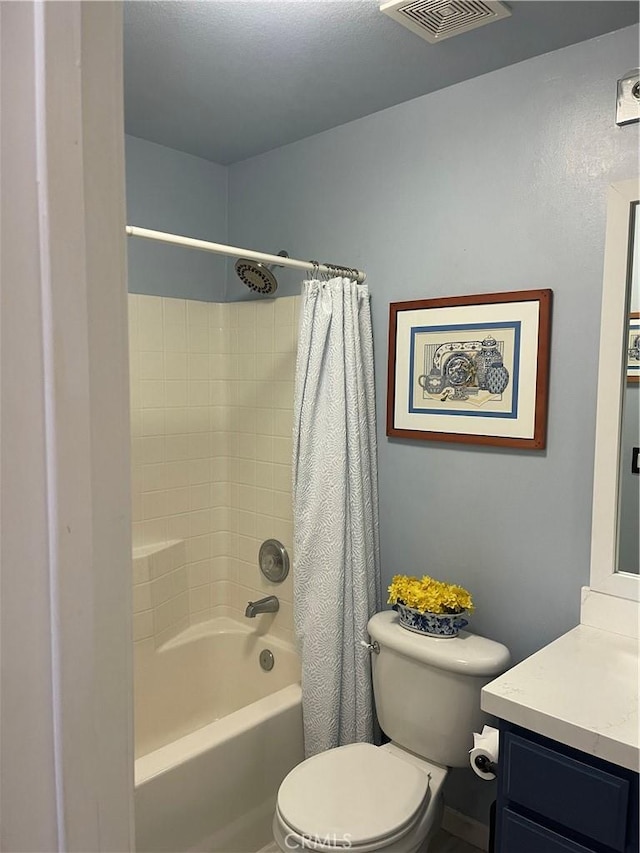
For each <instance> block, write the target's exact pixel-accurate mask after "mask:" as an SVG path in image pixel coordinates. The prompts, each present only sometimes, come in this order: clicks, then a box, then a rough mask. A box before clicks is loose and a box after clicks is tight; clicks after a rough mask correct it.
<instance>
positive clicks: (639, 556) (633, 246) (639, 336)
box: [617, 202, 640, 574]
mask: <svg viewBox="0 0 640 853" xmlns="http://www.w3.org/2000/svg"><path fill="white" fill-rule="evenodd" d="M632 216H633V218H632V223H633V227H632V229H631V233H630V240H629V253H630V255H629V281H630V295H629V300H628V304H629V318H630V319H629V327H630V328H629V343H628V352H627V364H626V365H625V371H626V373H627V378H626V382H624V385H623V398H622V426H621V436H620V468H619V494H618V560H617V569H618V571H619V572H631V573H634V574H638V573H640V565H639V563H640V533H639V530H640V475H639V474H638V473H637V472H638V453H639V451H638V449H637V448H638V447H639V446H640V384H639V383H638V380H639V379H640V369H639V368H640V359H639V358H638V355H639V352H638V351H639V350H640V314H639V313H638V312H640V285H639V279H640V257H639V256H640V212H639V209H638V203H637V202H636V203H635V204H634V205H633V214H632ZM623 381H624V380H623Z"/></svg>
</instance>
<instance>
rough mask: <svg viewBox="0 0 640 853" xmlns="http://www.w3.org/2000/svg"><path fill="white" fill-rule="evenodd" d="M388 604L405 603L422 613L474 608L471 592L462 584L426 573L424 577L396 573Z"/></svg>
mask: <svg viewBox="0 0 640 853" xmlns="http://www.w3.org/2000/svg"><path fill="white" fill-rule="evenodd" d="M388 592H389V600H388V602H387V603H388V604H397V603H398V602H399V603H400V604H404V605H406V606H407V607H412V608H413V609H414V610H419V611H420V612H421V613H427V612H428V613H462V612H463V611H465V610H466V611H468V612H469V613H471V611H472V610H473V601H472V599H471V594H470V593H469V592H468V591H467V590H466V589H464V588H463V587H461V586H457V584H453V583H444V581H438V580H435V579H434V578H430V577H429V576H428V575H425V576H424V577H423V578H421V579H420V578H415V577H410V576H409V575H394V577H393V578H392V580H391V586H390V587H389V590H388Z"/></svg>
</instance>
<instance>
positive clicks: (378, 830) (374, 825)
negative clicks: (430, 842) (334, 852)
mask: <svg viewBox="0 0 640 853" xmlns="http://www.w3.org/2000/svg"><path fill="white" fill-rule="evenodd" d="M428 790H429V777H428V775H427V773H426V772H425V771H424V770H421V769H420V768H419V767H416V766H415V765H413V764H410V763H409V762H407V761H403V760H402V759H401V758H398V757H396V756H395V755H392V754H391V753H390V752H387V750H385V749H381V748H379V747H375V746H372V745H371V744H368V743H353V744H349V745H348V746H341V747H338V748H337V749H330V750H328V751H327V752H322V753H320V754H319V755H314V756H313V757H312V758H308V759H307V760H306V761H303V762H302V764H299V765H298V766H297V767H295V768H294V769H293V770H292V771H291V773H289V775H288V776H287V778H286V779H285V780H284V782H283V783H282V785H281V786H280V790H279V792H278V811H279V812H280V815H281V817H282V818H283V819H284V821H285V822H286V823H287V824H288V825H289V826H290V827H291V829H293V830H294V831H295V832H297V833H299V834H301V835H304V836H306V837H310V838H312V839H314V840H318V841H321V842H323V843H325V844H329V845H331V846H333V847H354V846H357V845H360V844H367V843H369V842H372V841H376V840H378V839H382V838H386V837H388V836H390V835H397V834H398V833H399V832H400V831H401V830H402V829H404V828H406V831H407V832H408V831H409V829H410V828H411V826H412V825H413V823H414V820H415V818H416V817H417V816H418V815H419V814H420V813H421V806H422V805H423V803H424V802H425V799H426V797H427V794H428Z"/></svg>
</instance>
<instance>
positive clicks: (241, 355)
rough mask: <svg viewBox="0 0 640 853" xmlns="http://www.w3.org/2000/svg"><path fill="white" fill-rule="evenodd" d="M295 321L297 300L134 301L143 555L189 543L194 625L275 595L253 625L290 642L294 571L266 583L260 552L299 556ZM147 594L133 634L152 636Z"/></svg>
mask: <svg viewBox="0 0 640 853" xmlns="http://www.w3.org/2000/svg"><path fill="white" fill-rule="evenodd" d="M297 314H298V297H284V298H280V299H268V300H267V299H263V300H260V301H251V302H241V303H224V304H216V303H208V302H198V301H193V300H182V299H173V298H165V297H155V296H141V295H134V294H130V296H129V321H130V363H131V427H132V466H133V470H132V483H133V519H134V523H133V545H134V554H135V553H136V549H141V548H144V549H145V553H146V552H147V551H148V547H149V546H162V544H163V543H167V542H175V541H184V543H185V549H186V564H185V565H186V572H185V574H186V585H187V591H186V592H187V597H188V618H189V622H191V623H194V622H199V621H203V620H205V619H209V618H211V617H212V616H217V615H227V616H239V617H240V618H243V619H244V609H245V607H246V604H247V601H249V600H250V599H256V598H259V597H262V596H263V595H268V594H272V593H273V594H275V595H277V596H278V598H279V599H280V611H279V613H278V614H277V615H276V616H275V618H274V617H273V616H261V617H257V620H256V624H257V625H260V623H262V627H265V628H267V627H268V629H269V630H271V631H273V632H274V633H276V634H278V635H279V636H282V637H284V638H287V639H290V638H291V635H292V625H293V609H292V600H293V598H292V582H291V576H289V578H288V579H287V580H286V581H285V582H284V583H283V584H278V585H274V584H271V583H269V582H268V581H266V580H265V579H264V578H263V577H262V575H261V574H260V571H259V569H258V564H257V557H258V549H259V547H260V543H261V542H262V541H263V540H264V539H269V538H276V539H280V540H281V541H282V542H283V543H284V545H285V546H286V547H287V549H288V550H289V553H290V555H291V550H292V544H293V524H292V517H291V419H292V408H293V376H294V368H295V352H296V346H297V340H296V335H297ZM159 550H162V549H161V548H159ZM137 553H141V552H140V551H137ZM291 556H292V555H291ZM138 581H139V584H140V585H142V586H144V584H145V583H147V581H146V580H145V579H144V578H142V579H140V578H138ZM148 592H149V590H146V589H144V588H138V589H136V593H137V594H136V596H135V601H138V602H148V603H149V607H148V608H147V609H144V610H139V612H137V613H136V614H135V616H134V628H135V636H136V639H144V638H146V637H148V636H151V633H150V632H151V631H152V630H153V628H152V623H153V618H154V613H153V610H152V608H153V598H152V596H151V595H148V594H147V593H148ZM177 600H180V601H181V602H182V601H184V598H183V597H180V596H178V597H177ZM141 606H143V605H141ZM165 609H166V608H165ZM173 616H174V619H173V621H174V624H176V625H177V624H179V620H178V614H177V613H176V614H174V615H173ZM165 618H166V614H165ZM267 622H268V624H267ZM155 633H156V635H157V631H156V632H155Z"/></svg>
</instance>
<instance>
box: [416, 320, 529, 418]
mask: <svg viewBox="0 0 640 853" xmlns="http://www.w3.org/2000/svg"><path fill="white" fill-rule="evenodd" d="M521 325H522V321H521V320H513V321H512V322H508V323H455V324H453V325H446V326H412V327H411V345H410V348H409V405H408V412H409V414H412V415H455V416H462V417H465V418H501V419H504V420H516V419H517V417H518V389H519V384H520V327H521ZM476 329H513V331H514V358H513V376H512V382H513V395H512V400H513V403H512V406H511V411H510V412H480V411H476V412H461V411H459V410H456V409H416V408H414V407H413V372H414V364H415V345H416V335H417V334H420V333H421V332H454V331H474V330H476Z"/></svg>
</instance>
